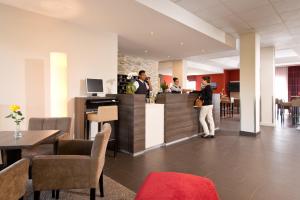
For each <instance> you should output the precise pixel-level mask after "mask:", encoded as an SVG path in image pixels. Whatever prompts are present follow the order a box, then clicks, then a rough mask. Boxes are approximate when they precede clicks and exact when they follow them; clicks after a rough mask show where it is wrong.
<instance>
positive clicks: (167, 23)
mask: <svg viewBox="0 0 300 200" xmlns="http://www.w3.org/2000/svg"><path fill="white" fill-rule="evenodd" d="M0 3H3V4H6V5H10V6H14V7H17V8H21V9H24V10H28V11H31V12H35V13H39V14H42V15H46V16H50V17H55V18H58V19H62V20H65V21H67V22H70V23H75V24H78V25H80V26H82V27H84V28H85V29H87V30H90V31H95V32H97V31H105V32H115V33H118V35H119V50H120V51H121V52H123V53H126V54H132V55H136V56H142V57H145V58H151V59H155V60H166V59H179V58H185V57H189V56H193V55H199V54H203V51H205V52H210V53H212V52H218V51H224V50H230V49H232V47H229V46H227V45H225V43H222V42H220V41H217V40H215V39H212V38H210V37H208V36H207V35H205V34H203V33H201V32H199V31H196V30H195V29H192V28H190V27H188V26H185V25H184V24H182V23H179V22H177V21H175V20H173V19H171V18H169V17H167V16H165V15H163V14H161V13H159V12H157V11H155V10H153V9H150V8H149V7H146V6H144V5H142V4H140V3H138V2H137V1H135V0H122V1H121V0H0ZM172 5H173V3H172ZM177 7H178V6H177ZM179 9H182V8H180V7H179ZM182 10H184V9H182ZM220 31H221V30H220ZM221 32H223V31H221Z"/></svg>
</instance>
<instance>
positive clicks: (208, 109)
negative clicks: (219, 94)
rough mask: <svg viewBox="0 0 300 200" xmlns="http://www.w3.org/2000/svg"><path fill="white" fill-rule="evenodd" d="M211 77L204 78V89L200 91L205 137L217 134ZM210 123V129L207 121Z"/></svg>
mask: <svg viewBox="0 0 300 200" xmlns="http://www.w3.org/2000/svg"><path fill="white" fill-rule="evenodd" d="M209 83H210V78H209V77H208V76H205V77H203V78H202V90H201V92H200V99H201V100H202V101H203V104H202V107H201V110H200V117H199V120H200V123H201V125H202V127H203V131H204V135H203V136H202V137H203V138H213V137H214V136H215V123H214V118H213V113H212V111H213V105H212V89H211V87H210V85H209ZM206 117H207V121H208V123H209V129H210V130H209V129H208V126H207V123H206V121H205V119H206Z"/></svg>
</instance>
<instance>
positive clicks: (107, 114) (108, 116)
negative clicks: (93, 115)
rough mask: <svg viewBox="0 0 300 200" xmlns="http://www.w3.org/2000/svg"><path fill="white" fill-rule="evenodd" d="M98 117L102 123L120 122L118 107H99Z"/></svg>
mask: <svg viewBox="0 0 300 200" xmlns="http://www.w3.org/2000/svg"><path fill="white" fill-rule="evenodd" d="M97 115H98V120H99V121H102V122H108V121H115V120H118V106H116V105H113V106H99V107H98V113H97Z"/></svg>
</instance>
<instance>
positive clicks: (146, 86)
mask: <svg viewBox="0 0 300 200" xmlns="http://www.w3.org/2000/svg"><path fill="white" fill-rule="evenodd" d="M134 86H135V88H136V91H135V94H145V95H148V94H149V91H152V85H151V81H150V78H148V77H147V76H146V72H145V70H141V71H139V78H138V80H136V81H135V82H134Z"/></svg>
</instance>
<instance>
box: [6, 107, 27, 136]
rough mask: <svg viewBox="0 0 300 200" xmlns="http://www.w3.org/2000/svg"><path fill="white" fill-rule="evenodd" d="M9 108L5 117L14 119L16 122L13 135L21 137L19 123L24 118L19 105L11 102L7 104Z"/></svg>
mask: <svg viewBox="0 0 300 200" xmlns="http://www.w3.org/2000/svg"><path fill="white" fill-rule="evenodd" d="M9 110H10V111H11V113H10V114H9V115H7V116H6V117H5V118H12V119H13V120H14V122H15V124H16V130H15V137H22V134H21V132H20V123H21V122H22V121H23V120H24V119H25V117H23V114H22V112H21V107H20V106H18V105H15V104H13V105H10V106H9Z"/></svg>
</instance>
